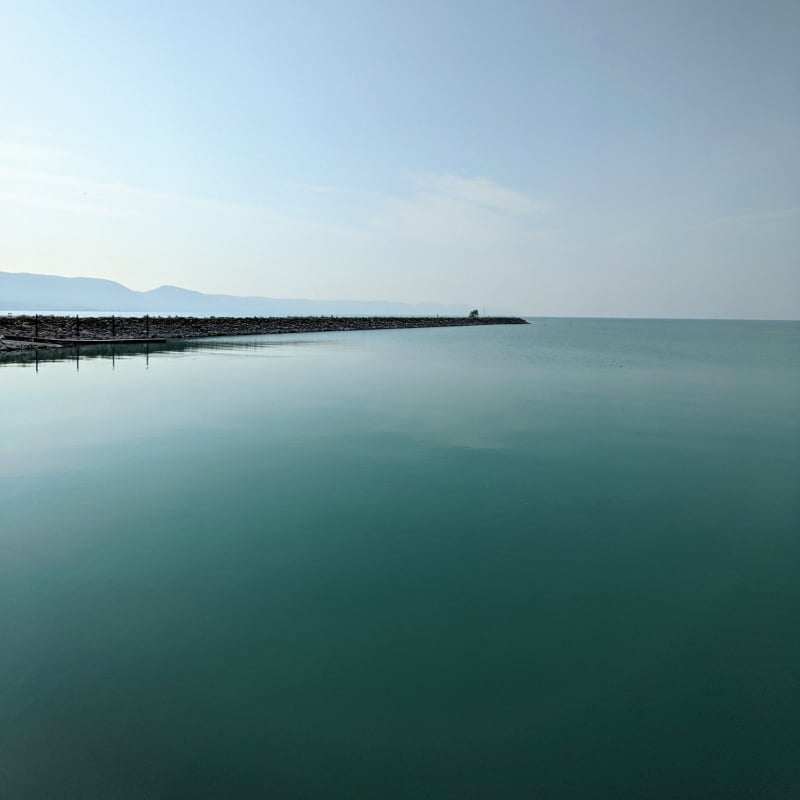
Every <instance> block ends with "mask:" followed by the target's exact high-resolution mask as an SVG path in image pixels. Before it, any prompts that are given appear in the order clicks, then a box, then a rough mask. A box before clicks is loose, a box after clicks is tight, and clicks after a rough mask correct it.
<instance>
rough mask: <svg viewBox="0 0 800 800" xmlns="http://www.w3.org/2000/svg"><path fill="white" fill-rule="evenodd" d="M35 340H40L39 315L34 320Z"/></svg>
mask: <svg viewBox="0 0 800 800" xmlns="http://www.w3.org/2000/svg"><path fill="white" fill-rule="evenodd" d="M33 338H34V339H38V338H39V315H38V314H37V315H36V316H35V317H34V318H33Z"/></svg>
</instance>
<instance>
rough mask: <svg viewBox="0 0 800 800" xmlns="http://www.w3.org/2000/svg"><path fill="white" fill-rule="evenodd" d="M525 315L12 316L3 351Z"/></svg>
mask: <svg viewBox="0 0 800 800" xmlns="http://www.w3.org/2000/svg"><path fill="white" fill-rule="evenodd" d="M527 324H529V323H528V322H527V321H526V320H524V319H522V318H521V317H476V318H470V317H333V316H331V317H323V316H314V317H190V316H174V317H159V316H150V315H143V316H138V317H129V316H121V317H118V316H102V317H81V316H80V314H78V315H72V316H67V315H61V314H58V315H55V314H52V315H41V314H10V315H7V316H4V317H0V352H17V351H19V350H30V349H48V348H57V347H61V346H75V345H76V344H81V343H82V342H85V343H86V344H87V345H88V344H98V343H114V342H119V343H120V344H122V343H124V342H125V340H128V341H134V340H135V341H139V342H146V341H148V340H154V341H156V340H162V341H163V340H165V339H190V338H206V337H214V336H257V335H263V334H280V333H326V332H336V331H369V330H395V329H398V330H399V329H405V328H450V327H462V326H471V327H472V326H481V325H527Z"/></svg>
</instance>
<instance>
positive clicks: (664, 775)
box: [0, 320, 800, 800]
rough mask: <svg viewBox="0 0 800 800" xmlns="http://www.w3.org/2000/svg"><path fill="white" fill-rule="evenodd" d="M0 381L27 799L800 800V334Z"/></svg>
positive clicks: (5, 599)
mask: <svg viewBox="0 0 800 800" xmlns="http://www.w3.org/2000/svg"><path fill="white" fill-rule="evenodd" d="M177 347H178V346H177V345H176V349H169V348H167V349H157V348H152V349H151V350H150V351H149V352H147V353H145V352H142V351H137V350H132V349H125V348H117V350H116V351H115V353H114V358H113V360H112V359H111V357H110V351H103V350H102V349H99V350H98V349H92V350H88V349H83V350H82V351H81V352H78V353H76V352H75V351H66V352H65V353H64V354H63V355H64V356H65V357H64V359H63V360H57V361H49V360H46V359H45V358H44V354H40V355H41V357H40V359H39V360H38V363H36V362H35V361H33V360H29V361H25V362H24V363H18V364H5V365H2V366H0V796H1V797H2V798H3V799H4V800H5V799H6V798H8V800H17V799H18V798H25V800H27V799H28V798H50V797H53V798H59V799H61V798H66V799H68V800H72V798H75V799H76V800H77V799H78V798H81V800H84V799H92V800H93V799H94V798H103V799H104V800H106V799H107V798H125V799H126V800H127V799H128V798H137V799H138V798H142V799H144V798H148V800H149V798H193V799H195V800H197V799H202V798H209V799H210V798H214V800H218V799H219V798H227V797H231V798H264V797H270V798H315V799H316V798H342V799H343V800H344V799H345V798H347V799H348V800H349V799H352V798H370V799H372V798H385V799H387V800H392V799H393V798H409V799H410V798H414V800H416V799H417V798H423V797H424V798H428V797H429V798H459V799H461V798H481V799H482V800H483V798H534V797H537V798H538V797H541V798H583V797H586V798H615V799H616V798H645V797H646V798H689V797H697V798H709V797H714V798H756V797H758V798H761V797H768V798H794V797H798V796H800V758H798V753H799V752H800V727H798V722H797V720H798V719H799V718H800V625H798V619H799V618H800V580H798V576H800V414H798V409H800V324H798V323H757V322H683V321H680V322H679V321H674V322H673V321H611V320H607V321H604V320H594V321H593V320H534V321H533V322H532V324H531V325H529V326H503V327H496V328H454V329H431V330H408V331H373V332H350V333H339V334H327V335H304V336H292V337H280V336H272V337H252V338H247V339H225V340H209V341H208V342H205V343H200V344H196V345H195V344H192V345H191V346H190V347H188V348H187V347H186V344H185V343H184V344H183V345H180V347H182V348H183V349H177Z"/></svg>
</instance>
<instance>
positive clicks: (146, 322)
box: [144, 314, 150, 339]
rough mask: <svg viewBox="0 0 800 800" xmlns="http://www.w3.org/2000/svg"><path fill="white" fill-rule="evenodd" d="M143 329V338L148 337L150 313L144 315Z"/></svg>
mask: <svg viewBox="0 0 800 800" xmlns="http://www.w3.org/2000/svg"><path fill="white" fill-rule="evenodd" d="M144 331H145V334H144V335H145V339H149V338H150V315H149V314H145V315H144Z"/></svg>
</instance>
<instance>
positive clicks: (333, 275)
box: [0, 0, 800, 319]
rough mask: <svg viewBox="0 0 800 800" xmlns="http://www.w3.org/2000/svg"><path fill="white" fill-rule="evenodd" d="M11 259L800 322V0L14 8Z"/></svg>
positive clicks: (136, 276)
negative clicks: (759, 0)
mask: <svg viewBox="0 0 800 800" xmlns="http://www.w3.org/2000/svg"><path fill="white" fill-rule="evenodd" d="M0 20H2V27H3V37H2V38H3V44H2V47H0V76H2V77H0V270H4V271H9V272H41V273H46V274H56V275H66V276H89V277H101V278H110V279H112V280H117V281H119V282H121V283H124V284H125V285H126V286H129V287H130V288H133V289H138V290H144V289H152V288H155V287H157V286H160V285H162V284H172V285H179V286H184V287H186V288H191V289H197V290H200V291H205V292H221V293H229V294H242V295H265V296H271V297H302V298H313V299H364V300H369V299H381V300H399V301H408V302H417V301H433V302H443V303H466V304H469V305H471V306H473V305H474V306H476V307H480V308H485V309H486V313H489V314H490V313H518V314H527V315H552V316H626V317H651V316H655V317H705V318H711V317H733V318H777V319H797V318H800V46H798V42H800V3H798V2H797V1H796V0H787V1H786V2H784V1H783V0H761V2H757V0H753V1H752V2H738V0H725V2H709V1H704V0H694V1H693V2H683V0H670V2H666V1H665V2H641V0H637V1H636V2H621V1H619V0H610V1H609V2H604V3H598V2H594V0H591V1H589V2H577V1H576V2H573V1H571V0H561V1H560V2H537V1H536V0H528V2H502V1H499V2H469V0H459V2H450V1H448V2H437V0H426V1H425V2H415V0H404V2H402V3H398V2H392V3H389V2H376V1H375V0H370V2H349V1H348V0H337V1H336V2H314V3H304V2H300V0H296V1H295V2H286V3H284V2H237V0H228V2H225V3H219V2H203V0H192V2H181V1H178V0H175V1H172V2H171V1H170V0H160V1H159V2H147V0H142V1H140V2H113V0H106V2H81V0H72V1H71V2H69V3H64V2H63V0H57V1H56V2H47V1H46V0H19V2H6V0H0Z"/></svg>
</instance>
